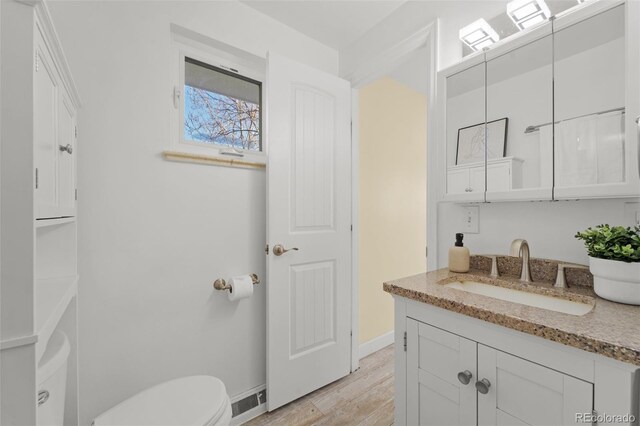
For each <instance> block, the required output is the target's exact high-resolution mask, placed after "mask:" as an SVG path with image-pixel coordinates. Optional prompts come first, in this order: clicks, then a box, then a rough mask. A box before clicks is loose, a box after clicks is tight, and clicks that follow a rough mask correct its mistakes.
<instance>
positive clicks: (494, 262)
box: [489, 256, 500, 278]
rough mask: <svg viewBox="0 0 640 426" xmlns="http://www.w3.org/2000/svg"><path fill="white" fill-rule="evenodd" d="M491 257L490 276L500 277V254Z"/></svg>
mask: <svg viewBox="0 0 640 426" xmlns="http://www.w3.org/2000/svg"><path fill="white" fill-rule="evenodd" d="M489 257H490V258H491V272H490V273H489V276H490V277H491V278H498V277H499V276H500V272H498V256H489Z"/></svg>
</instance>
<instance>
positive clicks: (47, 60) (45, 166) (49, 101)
mask: <svg viewBox="0 0 640 426" xmlns="http://www.w3.org/2000/svg"><path fill="white" fill-rule="evenodd" d="M35 49H36V52H35V64H34V65H35V66H34V82H33V92H34V117H33V119H34V128H33V132H34V159H35V167H36V171H35V173H36V189H35V204H36V218H46V217H57V216H58V193H57V192H58V169H57V168H58V137H57V136H58V135H57V116H56V113H57V109H58V89H59V88H58V80H57V73H56V70H55V68H54V65H53V59H52V57H51V55H50V53H49V49H48V47H47V45H46V44H45V42H44V39H43V38H42V35H41V34H40V32H38V31H36V44H35Z"/></svg>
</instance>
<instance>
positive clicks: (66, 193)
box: [57, 91, 78, 216]
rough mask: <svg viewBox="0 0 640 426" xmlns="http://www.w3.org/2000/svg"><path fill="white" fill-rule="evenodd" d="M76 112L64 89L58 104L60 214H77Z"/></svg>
mask: <svg viewBox="0 0 640 426" xmlns="http://www.w3.org/2000/svg"><path fill="white" fill-rule="evenodd" d="M75 129H76V113H75V110H74V108H73V106H72V105H71V101H70V100H69V98H68V97H67V95H66V93H65V92H64V91H61V92H60V102H59V106H58V145H60V147H63V148H64V150H63V149H60V148H59V149H58V179H57V182H58V205H59V211H58V213H59V215H60V216H75V207H76V197H75V192H76V170H75V158H76V156H77V155H78V153H77V152H76V135H75Z"/></svg>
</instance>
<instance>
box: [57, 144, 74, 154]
mask: <svg viewBox="0 0 640 426" xmlns="http://www.w3.org/2000/svg"><path fill="white" fill-rule="evenodd" d="M60 151H62V152H65V151H67V152H68V153H69V154H71V153H73V147H72V146H71V144H67V145H66V146H64V145H60Z"/></svg>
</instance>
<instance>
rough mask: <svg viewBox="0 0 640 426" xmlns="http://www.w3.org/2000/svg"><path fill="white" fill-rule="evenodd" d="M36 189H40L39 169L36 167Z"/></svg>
mask: <svg viewBox="0 0 640 426" xmlns="http://www.w3.org/2000/svg"><path fill="white" fill-rule="evenodd" d="M36 189H38V168H37V167H36Z"/></svg>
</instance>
